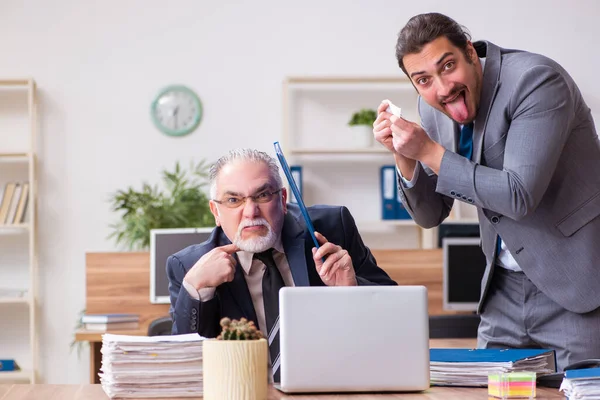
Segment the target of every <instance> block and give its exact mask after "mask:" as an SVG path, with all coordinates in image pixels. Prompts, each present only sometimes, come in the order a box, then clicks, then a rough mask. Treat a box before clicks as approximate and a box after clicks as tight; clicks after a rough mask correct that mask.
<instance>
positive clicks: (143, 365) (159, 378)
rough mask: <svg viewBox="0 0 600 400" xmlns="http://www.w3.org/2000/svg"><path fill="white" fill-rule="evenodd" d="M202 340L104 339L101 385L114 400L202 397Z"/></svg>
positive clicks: (109, 336) (180, 337) (108, 336)
mask: <svg viewBox="0 0 600 400" xmlns="http://www.w3.org/2000/svg"><path fill="white" fill-rule="evenodd" d="M202 339H203V338H202V337H201V336H200V335H198V334H197V333H190V334H187V335H170V336H127V335H113V334H110V333H106V334H104V335H102V349H101V353H102V366H101V368H100V371H101V372H100V374H99V375H100V383H101V385H102V389H103V390H104V392H105V393H106V394H107V395H108V397H110V398H111V399H113V398H179V397H201V396H202V392H203V384H202V376H203V374H202Z"/></svg>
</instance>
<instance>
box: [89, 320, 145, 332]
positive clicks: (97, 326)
mask: <svg viewBox="0 0 600 400" xmlns="http://www.w3.org/2000/svg"><path fill="white" fill-rule="evenodd" d="M139 327H140V324H139V322H138V321H130V322H107V323H86V324H85V329H87V330H89V331H112V330H122V329H131V330H135V329H139Z"/></svg>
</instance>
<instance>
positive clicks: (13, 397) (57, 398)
mask: <svg viewBox="0 0 600 400" xmlns="http://www.w3.org/2000/svg"><path fill="white" fill-rule="evenodd" d="M30 399H31V400H37V399H44V400H106V399H108V396H107V395H106V394H105V393H104V391H103V390H102V386H100V385H0V400H30ZM187 399H191V398H189V397H188V398H187ZM296 399H297V400H336V399H352V400H388V399H389V400H393V399H399V400H480V399H488V395H487V389H479V388H450V387H433V388H430V389H428V390H426V391H425V392H423V393H390V394H329V395H328V394H310V395H287V394H283V393H281V392H279V391H278V390H277V389H274V388H272V387H271V388H270V389H269V395H268V400H296ZM554 399H564V396H563V395H562V394H561V393H560V392H559V391H558V389H548V388H538V390H537V397H536V400H554Z"/></svg>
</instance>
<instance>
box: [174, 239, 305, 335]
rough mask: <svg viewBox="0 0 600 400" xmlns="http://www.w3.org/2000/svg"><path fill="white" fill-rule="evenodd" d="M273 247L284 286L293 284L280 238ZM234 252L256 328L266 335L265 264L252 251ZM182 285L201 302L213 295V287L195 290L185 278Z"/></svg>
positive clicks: (274, 258)
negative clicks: (244, 282)
mask: <svg viewBox="0 0 600 400" xmlns="http://www.w3.org/2000/svg"><path fill="white" fill-rule="evenodd" d="M273 248H274V251H273V260H274V261H275V264H276V265H277V268H278V269H279V272H280V273H281V277H282V278H283V282H284V283H285V286H294V279H293V277H292V271H291V270H290V265H289V263H288V260H287V257H286V256H285V253H284V252H283V246H282V244H281V238H280V239H278V240H277V242H276V243H275V245H274V246H273ZM236 254H237V256H238V259H239V260H240V264H241V266H242V269H243V270H244V277H245V278H246V284H247V285H248V290H249V291H250V297H251V298H252V304H253V305H254V311H255V312H256V317H257V319H258V328H259V329H260V330H261V332H262V333H263V335H264V336H265V337H267V334H268V332H267V323H266V320H265V306H264V304H263V295H262V278H263V274H264V272H265V269H266V266H265V264H263V262H262V261H260V260H257V259H254V258H253V256H254V253H250V252H247V251H238V252H237V253H236ZM183 286H184V287H185V289H186V290H187V292H188V293H189V294H190V296H192V298H194V299H196V300H200V301H202V302H205V301H209V300H211V299H212V298H213V297H214V295H215V288H212V287H211V288H203V289H200V290H198V291H196V289H195V288H194V287H193V286H192V285H190V284H189V283H187V282H186V281H185V280H184V281H183Z"/></svg>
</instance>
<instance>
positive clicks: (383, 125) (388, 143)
mask: <svg viewBox="0 0 600 400" xmlns="http://www.w3.org/2000/svg"><path fill="white" fill-rule="evenodd" d="M387 108H388V104H387V103H383V102H382V103H381V104H380V105H379V107H377V119H376V120H375V122H373V136H374V137H375V140H377V141H378V142H379V143H381V144H382V145H384V146H385V148H386V149H388V150H389V151H391V152H392V153H395V152H396V150H394V145H393V143H392V129H391V128H390V127H391V125H392V122H391V121H390V117H391V116H392V114H390V113H389V112H387V111H385V110H386V109H387Z"/></svg>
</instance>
